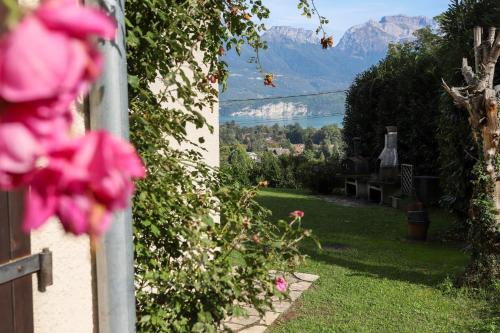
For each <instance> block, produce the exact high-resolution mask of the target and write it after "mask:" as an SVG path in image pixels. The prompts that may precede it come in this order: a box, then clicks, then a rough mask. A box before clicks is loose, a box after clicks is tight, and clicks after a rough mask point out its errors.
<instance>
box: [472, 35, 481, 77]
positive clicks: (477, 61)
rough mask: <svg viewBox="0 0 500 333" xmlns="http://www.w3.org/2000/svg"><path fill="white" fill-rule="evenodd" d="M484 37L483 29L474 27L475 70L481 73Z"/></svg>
mask: <svg viewBox="0 0 500 333" xmlns="http://www.w3.org/2000/svg"><path fill="white" fill-rule="evenodd" d="M482 37H483V28H481V27H474V59H475V65H476V66H475V70H476V73H479V71H480V70H481V68H480V66H481V58H482V57H481V42H482Z"/></svg>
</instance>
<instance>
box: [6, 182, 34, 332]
mask: <svg viewBox="0 0 500 333" xmlns="http://www.w3.org/2000/svg"><path fill="white" fill-rule="evenodd" d="M22 214H23V193H21V192H12V193H6V192H0V264H2V263H5V262H8V261H10V260H12V259H16V258H19V257H24V256H27V255H29V254H30V253H31V248H30V237H29V235H27V234H25V233H24V232H23V231H22V228H21V223H22ZM31 279H32V277H31V275H28V276H25V277H22V278H19V279H16V280H14V281H11V282H6V283H4V284H0V333H32V332H33V291H32V283H31Z"/></svg>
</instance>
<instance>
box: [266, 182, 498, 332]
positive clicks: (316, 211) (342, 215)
mask: <svg viewBox="0 0 500 333" xmlns="http://www.w3.org/2000/svg"><path fill="white" fill-rule="evenodd" d="M258 200H259V202H260V203H261V204H263V205H264V206H266V207H267V208H269V209H271V210H272V211H273V218H276V219H278V218H283V217H286V216H287V215H288V214H289V212H291V211H293V210H296V209H300V210H303V211H304V212H305V217H304V220H303V223H304V226H305V227H307V228H310V229H312V230H313V232H314V234H316V235H317V236H318V237H319V238H320V241H321V243H322V245H323V246H324V247H325V249H324V250H323V251H318V250H317V249H315V248H314V246H313V244H306V245H305V246H304V251H305V252H306V253H307V254H308V255H309V256H310V258H309V259H308V261H307V263H306V264H304V265H303V266H302V267H301V271H303V272H307V273H313V274H317V275H319V276H320V279H319V280H318V281H317V282H316V283H315V285H314V286H313V288H312V289H311V290H309V291H308V292H307V293H305V294H304V295H303V296H302V297H301V299H300V300H299V301H298V303H297V305H296V306H295V308H293V309H292V310H291V311H289V313H288V314H287V315H286V316H284V318H283V319H281V320H279V321H278V323H277V324H276V325H274V326H273V328H272V329H270V333H281V332H282V333H284V332H287V333H288V332H297V333H299V332H300V333H309V332H311V333H313V332H318V333H319V332H321V333H326V332H500V327H498V326H495V322H496V323H498V322H497V321H495V318H493V316H494V313H495V312H497V311H498V306H499V305H498V304H494V303H493V302H491V301H488V300H487V298H486V297H479V296H477V295H475V294H472V293H468V292H467V291H457V290H455V289H454V288H453V287H452V286H451V282H450V279H452V278H453V277H454V276H455V275H456V274H458V273H460V271H461V270H462V269H463V267H464V266H465V265H466V263H467V260H468V258H467V255H466V254H465V253H464V252H463V251H462V250H461V247H462V246H461V245H459V244H451V243H449V244H448V243H441V242H439V241H437V240H433V239H432V236H433V235H436V234H438V233H440V232H442V231H443V230H444V229H446V228H447V227H448V226H449V225H450V224H451V223H452V221H453V218H452V217H451V216H450V215H448V214H447V213H446V212H442V211H433V212H431V214H430V218H431V227H430V236H431V240H430V241H429V242H426V243H418V242H411V241H407V240H405V236H406V220H405V214H404V213H403V212H402V211H398V210H395V209H392V208H386V207H379V206H366V207H343V206H339V205H336V204H334V203H330V202H326V201H323V200H320V199H317V198H315V197H314V196H310V195H307V194H303V193H301V192H300V191H292V190H289V191H285V190H271V189H269V190H265V191H262V192H261V193H260V195H259V198H258ZM497 319H498V318H497Z"/></svg>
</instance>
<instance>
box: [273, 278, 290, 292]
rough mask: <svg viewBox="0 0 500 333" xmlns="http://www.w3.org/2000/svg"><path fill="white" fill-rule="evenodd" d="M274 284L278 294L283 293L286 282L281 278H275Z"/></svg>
mask: <svg viewBox="0 0 500 333" xmlns="http://www.w3.org/2000/svg"><path fill="white" fill-rule="evenodd" d="M275 284H276V288H277V289H278V290H279V291H280V292H282V293H284V292H285V291H286V288H287V283H286V280H285V279H284V278H283V277H281V276H279V277H277V278H276V281H275Z"/></svg>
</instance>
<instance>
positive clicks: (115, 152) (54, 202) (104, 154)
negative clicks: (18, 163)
mask: <svg viewBox="0 0 500 333" xmlns="http://www.w3.org/2000/svg"><path fill="white" fill-rule="evenodd" d="M144 176H145V168H144V165H143V163H142V161H141V159H140V158H139V156H138V155H137V153H136V152H135V149H134V148H133V147H132V145H130V143H128V142H127V141H124V140H121V139H118V138H115V137H113V136H111V135H109V134H107V133H106V132H103V131H99V132H91V133H89V134H87V135H86V136H84V137H82V138H79V139H76V140H73V141H68V142H65V143H63V144H61V145H60V146H59V147H56V148H54V149H52V150H51V151H50V152H49V155H48V166H47V167H46V168H44V169H43V170H40V171H38V172H37V173H36V174H35V176H34V178H33V181H32V182H31V188H30V191H29V192H28V193H27V194H26V212H25V218H24V229H25V230H26V231H29V230H32V229H36V228H38V227H40V226H41V225H42V224H44V223H45V222H46V221H47V219H48V218H49V217H51V216H57V217H58V218H59V219H60V221H61V223H62V224H63V226H64V228H65V229H66V231H68V232H71V233H74V234H76V235H80V234H83V233H88V234H90V235H92V236H99V235H101V234H102V233H103V232H104V231H106V229H107V228H108V226H109V223H110V221H111V213H112V212H113V211H115V210H118V209H124V208H126V207H127V205H128V200H129V198H130V196H131V195H132V194H133V191H134V188H135V186H134V183H133V180H134V179H138V178H143V177H144Z"/></svg>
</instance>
